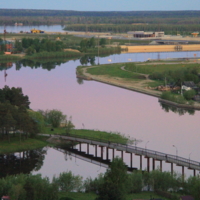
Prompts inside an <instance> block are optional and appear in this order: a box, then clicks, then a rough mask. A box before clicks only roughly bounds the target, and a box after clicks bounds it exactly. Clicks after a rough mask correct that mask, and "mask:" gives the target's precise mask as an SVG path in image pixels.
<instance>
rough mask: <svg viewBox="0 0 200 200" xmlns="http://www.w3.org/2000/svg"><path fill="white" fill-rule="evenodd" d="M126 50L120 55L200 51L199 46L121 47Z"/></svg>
mask: <svg viewBox="0 0 200 200" xmlns="http://www.w3.org/2000/svg"><path fill="white" fill-rule="evenodd" d="M121 48H122V49H127V51H124V52H122V53H136V52H137V53H139V52H171V51H200V44H188V45H181V44H180V45H141V46H125V45H122V46H121Z"/></svg>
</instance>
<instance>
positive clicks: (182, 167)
mask: <svg viewBox="0 0 200 200" xmlns="http://www.w3.org/2000/svg"><path fill="white" fill-rule="evenodd" d="M182 181H183V182H184V166H182Z"/></svg>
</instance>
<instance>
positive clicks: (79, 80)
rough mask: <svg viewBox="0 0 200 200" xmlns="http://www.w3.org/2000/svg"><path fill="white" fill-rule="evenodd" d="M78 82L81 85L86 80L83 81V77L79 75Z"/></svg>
mask: <svg viewBox="0 0 200 200" xmlns="http://www.w3.org/2000/svg"><path fill="white" fill-rule="evenodd" d="M76 80H77V83H78V84H79V85H82V84H83V83H84V82H83V79H82V78H78V77H77V79H76Z"/></svg>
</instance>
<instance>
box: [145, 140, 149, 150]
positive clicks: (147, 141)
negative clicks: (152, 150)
mask: <svg viewBox="0 0 200 200" xmlns="http://www.w3.org/2000/svg"><path fill="white" fill-rule="evenodd" d="M148 143H149V141H147V142H146V144H145V149H147V144H148Z"/></svg>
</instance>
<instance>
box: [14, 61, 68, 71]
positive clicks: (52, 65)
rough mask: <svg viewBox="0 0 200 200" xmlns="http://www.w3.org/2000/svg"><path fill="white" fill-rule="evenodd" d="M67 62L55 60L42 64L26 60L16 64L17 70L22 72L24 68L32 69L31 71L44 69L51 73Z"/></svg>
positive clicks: (42, 62)
mask: <svg viewBox="0 0 200 200" xmlns="http://www.w3.org/2000/svg"><path fill="white" fill-rule="evenodd" d="M67 61H68V60H67V59H54V60H47V61H41V62H40V61H34V60H27V59H24V60H20V61H17V62H16V70H20V69H21V68H22V67H30V68H31V69H37V68H42V69H46V70H48V71H51V70H52V69H55V68H56V67H57V66H60V65H61V64H63V63H66V62H67Z"/></svg>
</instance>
